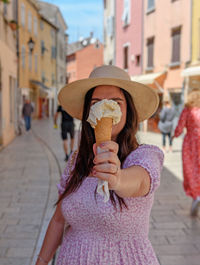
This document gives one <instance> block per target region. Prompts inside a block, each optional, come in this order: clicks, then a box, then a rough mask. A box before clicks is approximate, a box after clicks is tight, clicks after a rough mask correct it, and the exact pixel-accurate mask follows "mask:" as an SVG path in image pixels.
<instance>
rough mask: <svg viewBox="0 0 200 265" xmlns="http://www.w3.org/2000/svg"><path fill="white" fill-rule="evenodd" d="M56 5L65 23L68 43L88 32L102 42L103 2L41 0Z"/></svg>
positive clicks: (85, 35) (95, 0) (88, 0)
mask: <svg viewBox="0 0 200 265" xmlns="http://www.w3.org/2000/svg"><path fill="white" fill-rule="evenodd" d="M42 1H44V2H49V3H51V4H54V5H57V6H58V7H59V8H60V10H61V13H62V15H63V17H64V19H65V22H66V23H67V26H68V30H67V33H68V34H69V43H72V42H75V41H77V40H79V38H80V37H88V36H89V35H90V32H93V33H94V37H95V38H98V39H100V40H101V41H103V0H42Z"/></svg>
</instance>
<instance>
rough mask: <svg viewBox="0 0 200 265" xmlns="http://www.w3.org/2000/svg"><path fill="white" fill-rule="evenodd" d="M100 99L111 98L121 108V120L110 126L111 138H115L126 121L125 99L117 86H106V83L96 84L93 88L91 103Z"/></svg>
mask: <svg viewBox="0 0 200 265" xmlns="http://www.w3.org/2000/svg"><path fill="white" fill-rule="evenodd" d="M102 99H112V100H114V101H116V102H117V103H118V104H119V106H120V108H121V112H122V117H121V120H120V122H119V123H117V124H115V125H113V127H112V140H116V138H117V136H118V134H119V133H120V132H121V130H122V129H123V128H124V125H125V123H126V112H127V110H126V109H127V104H126V99H125V97H124V94H123V92H122V91H121V90H120V88H119V87H116V86H107V85H102V86H97V87H96V88H95V89H94V92H93V95H92V100H91V105H93V104H94V103H96V102H97V101H100V100H102Z"/></svg>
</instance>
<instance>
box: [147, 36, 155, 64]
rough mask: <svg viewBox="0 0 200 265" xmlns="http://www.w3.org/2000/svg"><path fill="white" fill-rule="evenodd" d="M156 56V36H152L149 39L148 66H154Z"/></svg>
mask: <svg viewBox="0 0 200 265" xmlns="http://www.w3.org/2000/svg"><path fill="white" fill-rule="evenodd" d="M153 57H154V38H150V39H148V41H147V67H153Z"/></svg>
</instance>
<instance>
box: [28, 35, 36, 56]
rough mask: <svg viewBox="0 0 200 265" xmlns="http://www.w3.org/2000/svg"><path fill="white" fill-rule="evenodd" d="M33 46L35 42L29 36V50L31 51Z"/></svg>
mask: <svg viewBox="0 0 200 265" xmlns="http://www.w3.org/2000/svg"><path fill="white" fill-rule="evenodd" d="M34 46H35V42H34V41H33V39H32V38H31V37H30V39H29V41H28V47H29V51H30V52H31V53H32V52H33V49H34Z"/></svg>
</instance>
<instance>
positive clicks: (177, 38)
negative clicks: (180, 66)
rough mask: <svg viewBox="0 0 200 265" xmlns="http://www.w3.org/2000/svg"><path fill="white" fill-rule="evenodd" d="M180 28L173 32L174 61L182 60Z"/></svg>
mask: <svg viewBox="0 0 200 265" xmlns="http://www.w3.org/2000/svg"><path fill="white" fill-rule="evenodd" d="M180 37H181V31H180V28H179V29H177V30H174V31H173V32H172V60H171V62H172V63H175V62H180Z"/></svg>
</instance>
